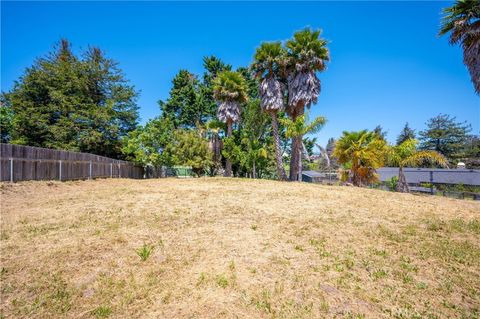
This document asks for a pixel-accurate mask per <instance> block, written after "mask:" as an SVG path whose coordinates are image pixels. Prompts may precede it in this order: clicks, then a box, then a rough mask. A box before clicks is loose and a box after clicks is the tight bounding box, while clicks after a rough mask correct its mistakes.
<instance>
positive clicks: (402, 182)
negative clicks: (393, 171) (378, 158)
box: [396, 166, 410, 193]
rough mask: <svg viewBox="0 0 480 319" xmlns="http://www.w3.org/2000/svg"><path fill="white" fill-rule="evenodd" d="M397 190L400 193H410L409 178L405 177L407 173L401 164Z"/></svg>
mask: <svg viewBox="0 0 480 319" xmlns="http://www.w3.org/2000/svg"><path fill="white" fill-rule="evenodd" d="M396 190H397V192H400V193H410V189H409V188H408V183H407V179H406V178H405V173H404V172H403V167H402V166H400V168H399V169H398V182H397V189H396Z"/></svg>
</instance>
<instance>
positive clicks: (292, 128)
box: [281, 114, 327, 181]
mask: <svg viewBox="0 0 480 319" xmlns="http://www.w3.org/2000/svg"><path fill="white" fill-rule="evenodd" d="M281 122H282V124H283V125H284V126H285V127H286V131H285V135H286V136H287V137H288V138H292V139H295V138H298V137H299V136H302V137H303V136H304V135H305V134H315V133H318V131H320V130H321V129H322V128H323V126H324V125H325V123H326V122H327V120H326V119H325V118H324V117H323V116H318V117H317V118H315V119H314V120H313V121H312V122H310V123H309V122H308V114H302V115H300V116H298V117H297V118H296V119H295V120H291V119H288V118H285V119H282V120H281ZM300 145H301V151H305V153H307V152H306V148H305V145H304V144H303V140H302V141H301V144H300ZM307 156H308V155H307ZM297 159H298V160H299V161H301V160H302V158H301V157H300V156H299V157H297ZM297 165H298V167H299V169H298V174H299V176H298V177H296V179H295V180H299V181H301V180H302V165H301V163H297Z"/></svg>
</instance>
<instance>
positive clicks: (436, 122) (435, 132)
mask: <svg viewBox="0 0 480 319" xmlns="http://www.w3.org/2000/svg"><path fill="white" fill-rule="evenodd" d="M426 125H427V129H426V130H424V131H421V132H420V133H419V135H420V142H421V143H420V149H423V150H433V151H437V152H438V153H440V154H442V155H444V156H445V157H447V158H448V159H449V160H453V159H455V158H458V157H460V156H461V151H462V149H463V148H464V147H465V144H466V142H467V141H468V137H469V135H468V133H469V132H470V131H471V126H470V125H468V124H467V123H466V122H457V121H456V118H455V117H450V116H449V115H447V114H439V115H438V116H436V117H434V118H431V119H430V120H428V122H427V123H426Z"/></svg>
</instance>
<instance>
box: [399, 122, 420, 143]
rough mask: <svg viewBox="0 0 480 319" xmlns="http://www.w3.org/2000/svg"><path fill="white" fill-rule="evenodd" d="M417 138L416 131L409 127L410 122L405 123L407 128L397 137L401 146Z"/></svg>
mask: <svg viewBox="0 0 480 319" xmlns="http://www.w3.org/2000/svg"><path fill="white" fill-rule="evenodd" d="M415 138H416V135H415V130H414V129H412V128H410V126H408V122H407V123H405V126H404V127H403V129H402V131H401V132H400V134H399V135H398V137H397V145H400V144H402V143H403V142H405V141H407V140H412V139H415Z"/></svg>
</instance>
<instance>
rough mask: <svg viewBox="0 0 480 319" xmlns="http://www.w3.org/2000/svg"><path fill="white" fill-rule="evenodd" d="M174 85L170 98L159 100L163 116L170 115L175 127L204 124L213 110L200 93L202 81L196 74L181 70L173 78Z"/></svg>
mask: <svg viewBox="0 0 480 319" xmlns="http://www.w3.org/2000/svg"><path fill="white" fill-rule="evenodd" d="M172 84H173V87H172V89H171V90H170V95H169V97H168V99H167V100H166V101H165V102H164V101H159V105H160V109H161V111H162V116H163V117H169V118H170V119H171V120H172V121H173V122H174V125H175V127H177V128H179V127H181V128H194V127H196V126H199V125H204V124H205V123H206V122H207V121H208V119H209V117H210V116H211V111H210V110H209V109H208V108H209V105H208V104H206V103H204V101H203V100H202V97H201V95H200V94H201V93H200V82H199V81H198V79H197V77H196V75H194V74H192V73H190V72H188V71H187V70H180V71H179V72H178V73H177V75H176V76H175V78H174V79H173V80H172Z"/></svg>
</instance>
